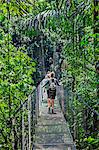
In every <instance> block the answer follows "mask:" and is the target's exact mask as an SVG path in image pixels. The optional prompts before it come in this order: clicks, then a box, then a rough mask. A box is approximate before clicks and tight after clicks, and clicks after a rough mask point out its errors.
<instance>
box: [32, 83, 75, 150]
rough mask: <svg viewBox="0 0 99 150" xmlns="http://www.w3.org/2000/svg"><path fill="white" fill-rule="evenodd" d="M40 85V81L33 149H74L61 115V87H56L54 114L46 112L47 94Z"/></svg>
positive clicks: (66, 124)
mask: <svg viewBox="0 0 99 150" xmlns="http://www.w3.org/2000/svg"><path fill="white" fill-rule="evenodd" d="M42 82H43V81H42ZM41 85H42V83H41V84H40V85H39V94H38V97H39V117H38V119H37V124H36V126H35V143H34V150H39V149H40V150H75V146H74V143H73V140H72V136H71V134H70V130H69V127H68V123H67V122H66V120H65V118H64V115H63V109H64V108H63V89H62V87H57V97H56V99H55V107H54V109H55V114H52V113H51V114H48V110H47V94H46V92H43V90H42V86H41ZM61 106H62V107H61Z"/></svg>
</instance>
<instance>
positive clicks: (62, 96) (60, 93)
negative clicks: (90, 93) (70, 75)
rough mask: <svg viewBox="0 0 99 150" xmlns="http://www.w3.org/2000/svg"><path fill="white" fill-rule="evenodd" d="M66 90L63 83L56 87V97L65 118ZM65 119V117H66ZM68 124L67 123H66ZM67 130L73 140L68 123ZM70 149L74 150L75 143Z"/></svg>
mask: <svg viewBox="0 0 99 150" xmlns="http://www.w3.org/2000/svg"><path fill="white" fill-rule="evenodd" d="M68 96H69V95H68V90H67V88H65V87H64V85H63V84H62V85H61V86H59V87H57V99H58V100H59V103H60V106H61V109H62V112H63V115H64V117H65V119H66V116H67V114H66V113H67V100H68ZM66 121H67V119H66ZM67 124H68V123H67ZM68 132H69V135H70V137H71V140H72V141H73V137H72V134H71V132H70V129H69V125H68ZM72 150H76V146H75V143H74V142H73V144H72Z"/></svg>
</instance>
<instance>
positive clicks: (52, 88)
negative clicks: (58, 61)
mask: <svg viewBox="0 0 99 150" xmlns="http://www.w3.org/2000/svg"><path fill="white" fill-rule="evenodd" d="M57 85H58V86H59V85H60V84H59V82H58V80H57V79H56V78H55V73H54V72H52V73H51V77H50V80H49V97H50V99H49V102H48V113H50V111H51V110H50V109H51V107H52V114H54V100H55V97H56V86H57Z"/></svg>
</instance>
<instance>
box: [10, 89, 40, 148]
mask: <svg viewBox="0 0 99 150" xmlns="http://www.w3.org/2000/svg"><path fill="white" fill-rule="evenodd" d="M38 105H39V103H38V96H37V88H36V89H35V90H33V92H32V93H31V94H30V95H29V97H28V98H27V99H26V100H25V102H21V104H20V107H19V108H18V110H16V112H15V115H14V116H15V117H14V118H13V129H12V136H13V149H14V150H15V149H16V150H17V149H21V150H30V149H32V146H33V143H34V142H35V141H34V140H35V125H36V123H37V117H38V116H39V111H38V108H39V106H38Z"/></svg>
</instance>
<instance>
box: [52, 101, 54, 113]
mask: <svg viewBox="0 0 99 150" xmlns="http://www.w3.org/2000/svg"><path fill="white" fill-rule="evenodd" d="M52 114H54V99H52Z"/></svg>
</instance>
